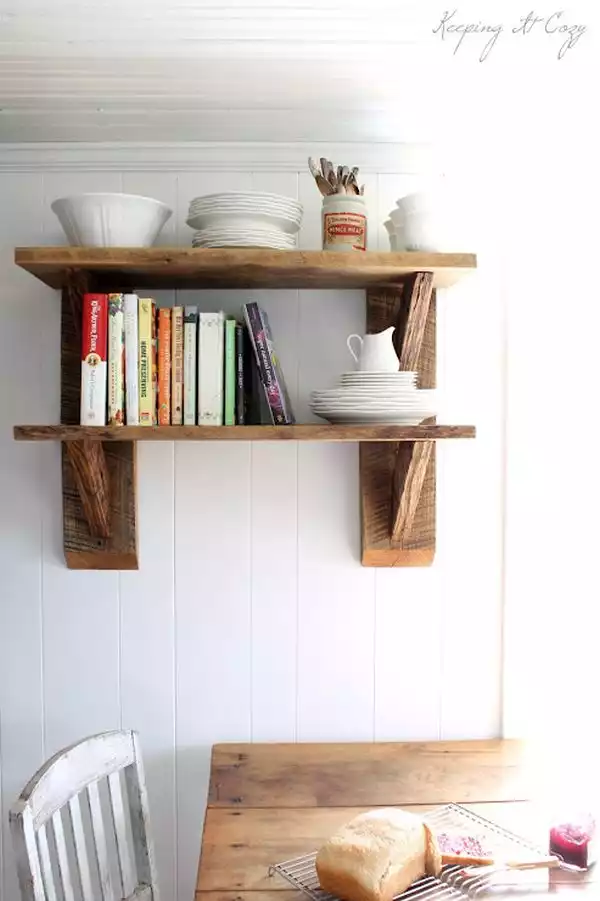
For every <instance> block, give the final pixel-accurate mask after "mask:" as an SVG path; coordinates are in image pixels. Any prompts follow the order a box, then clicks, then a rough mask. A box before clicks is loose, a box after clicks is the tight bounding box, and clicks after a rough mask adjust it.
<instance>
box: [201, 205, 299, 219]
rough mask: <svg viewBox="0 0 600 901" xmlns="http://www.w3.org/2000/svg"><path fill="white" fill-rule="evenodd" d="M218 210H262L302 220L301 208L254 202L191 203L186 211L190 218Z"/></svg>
mask: <svg viewBox="0 0 600 901" xmlns="http://www.w3.org/2000/svg"><path fill="white" fill-rule="evenodd" d="M220 210H225V211H226V212H230V211H231V210H240V211H241V212H251V211H252V210H262V211H263V212H265V213H285V214H286V215H289V216H293V217H294V219H301V218H302V207H298V206H291V205H290V204H287V203H255V202H236V201H232V202H226V203H191V204H190V206H189V209H188V213H189V215H190V216H195V215H196V214H197V213H214V212H218V211H220Z"/></svg>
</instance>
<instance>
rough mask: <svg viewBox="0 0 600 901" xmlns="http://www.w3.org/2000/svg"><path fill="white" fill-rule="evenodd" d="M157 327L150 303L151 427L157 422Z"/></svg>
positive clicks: (154, 307)
mask: <svg viewBox="0 0 600 901" xmlns="http://www.w3.org/2000/svg"><path fill="white" fill-rule="evenodd" d="M157 346H158V327H157V315H156V304H155V303H154V301H152V425H156V423H157V422H158V416H157V410H158V349H157Z"/></svg>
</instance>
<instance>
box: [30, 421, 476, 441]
mask: <svg viewBox="0 0 600 901" xmlns="http://www.w3.org/2000/svg"><path fill="white" fill-rule="evenodd" d="M14 437H15V439H16V440H17V441H68V442H71V441H94V442H98V441H103V442H104V441H361V442H362V441H439V440H441V439H447V438H474V437H475V426H472V425H416V426H406V425H348V426H341V425H313V424H311V425H226V426H205V425H204V426H202V425H201V426H198V425H187V426H171V425H161V426H131V425H130V426H120V427H114V426H79V425H16V426H15V427H14Z"/></svg>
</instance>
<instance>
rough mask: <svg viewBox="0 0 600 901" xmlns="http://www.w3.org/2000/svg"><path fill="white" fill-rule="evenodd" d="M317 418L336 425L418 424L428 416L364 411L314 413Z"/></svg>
mask: <svg viewBox="0 0 600 901" xmlns="http://www.w3.org/2000/svg"><path fill="white" fill-rule="evenodd" d="M315 416H318V417H319V419H325V420H327V422H331V423H333V424H338V425H377V424H381V425H420V423H422V422H423V420H424V419H428V418H429V417H428V416H401V415H399V414H397V413H391V414H390V413H377V414H374V415H373V416H369V415H367V414H365V413H359V414H355V415H335V414H333V413H329V414H327V415H325V414H324V413H315Z"/></svg>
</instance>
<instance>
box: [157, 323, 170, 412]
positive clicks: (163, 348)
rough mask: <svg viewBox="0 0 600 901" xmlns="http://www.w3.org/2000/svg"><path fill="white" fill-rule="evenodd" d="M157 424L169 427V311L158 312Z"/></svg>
mask: <svg viewBox="0 0 600 901" xmlns="http://www.w3.org/2000/svg"><path fill="white" fill-rule="evenodd" d="M158 424H159V425H171V310H170V309H169V308H168V307H161V309H160V310H159V311H158Z"/></svg>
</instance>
